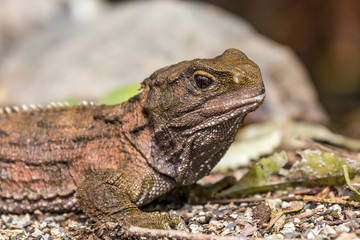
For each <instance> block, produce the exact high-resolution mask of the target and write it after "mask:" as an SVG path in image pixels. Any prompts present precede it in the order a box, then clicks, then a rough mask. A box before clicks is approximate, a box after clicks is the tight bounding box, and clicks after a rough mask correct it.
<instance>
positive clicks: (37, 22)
mask: <svg viewBox="0 0 360 240" xmlns="http://www.w3.org/2000/svg"><path fill="white" fill-rule="evenodd" d="M100 6H101V1H100V0H32V1H28V0H11V1H8V0H0V57H1V56H2V55H4V54H6V53H7V51H8V50H9V49H11V48H13V47H15V45H16V44H17V43H18V42H22V41H24V40H25V39H27V38H28V37H29V36H31V35H35V34H37V33H39V32H42V31H46V29H49V28H53V27H54V26H56V25H57V24H59V23H60V22H64V21H67V20H68V21H72V22H83V21H87V20H90V19H92V18H93V17H94V16H96V15H97V13H98V12H99V11H100V9H101V7H100Z"/></svg>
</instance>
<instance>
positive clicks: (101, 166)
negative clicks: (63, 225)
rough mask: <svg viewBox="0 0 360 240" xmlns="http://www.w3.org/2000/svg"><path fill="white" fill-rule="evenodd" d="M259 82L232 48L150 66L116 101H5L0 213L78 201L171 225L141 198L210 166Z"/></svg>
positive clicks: (260, 89)
mask: <svg viewBox="0 0 360 240" xmlns="http://www.w3.org/2000/svg"><path fill="white" fill-rule="evenodd" d="M264 91H265V90H264V85H263V82H262V79H261V74H260V70H259V68H258V67H257V65H256V64H255V63H253V62H252V61H250V60H249V59H248V58H247V57H246V56H245V54H243V53H242V52H241V51H239V50H236V49H228V50H226V51H225V52H224V53H223V54H222V55H220V56H218V57H216V58H213V59H195V60H192V61H183V62H180V63H178V64H175V65H172V66H169V67H165V68H162V69H160V70H158V71H156V72H155V73H154V74H152V75H151V76H150V77H149V78H148V79H145V80H144V82H143V83H142V87H141V90H140V93H139V94H138V95H136V96H134V97H133V98H131V99H129V100H128V101H127V102H124V103H122V104H120V105H114V106H103V105H102V106H93V105H91V106H90V105H86V106H74V107H57V108H45V109H42V108H38V109H35V110H31V111H28V110H26V109H25V110H20V111H19V110H17V109H16V108H7V109H5V111H4V113H2V114H0V213H24V212H30V211H34V210H36V209H39V210H42V211H54V212H63V211H74V210H79V209H80V207H81V209H82V210H83V211H84V212H85V213H86V214H87V215H88V216H90V217H92V218H94V219H105V220H111V221H124V222H126V223H128V224H132V225H137V226H143V227H152V228H165V227H167V226H169V225H174V224H176V223H177V222H178V218H177V217H176V216H171V215H169V214H160V213H144V212H141V211H140V210H139V209H138V207H139V206H142V205H144V204H147V203H149V202H151V201H152V200H154V199H155V198H157V197H159V196H161V195H163V194H165V193H166V192H168V191H170V190H171V189H173V188H174V187H176V186H184V185H189V184H192V183H194V182H196V181H197V180H198V179H200V178H202V177H203V176H205V175H207V174H208V173H209V172H210V170H211V169H212V168H213V167H214V166H215V164H216V163H217V162H218V161H219V160H220V158H221V157H222V156H223V155H224V153H225V152H226V150H227V149H228V147H229V146H230V144H231V143H232V141H233V139H234V137H235V134H236V132H237V130H238V129H239V127H240V125H241V124H242V121H243V119H244V117H245V116H246V114H247V113H249V112H250V111H253V110H255V109H256V108H257V107H258V106H259V105H260V104H261V103H262V101H263V99H264ZM75 193H76V196H75Z"/></svg>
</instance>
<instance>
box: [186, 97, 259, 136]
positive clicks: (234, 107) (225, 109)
mask: <svg viewBox="0 0 360 240" xmlns="http://www.w3.org/2000/svg"><path fill="white" fill-rule="evenodd" d="M264 99H265V93H262V94H260V95H257V96H254V97H250V98H245V99H235V100H233V99H231V100H230V101H227V102H226V103H223V104H221V105H213V106H211V107H208V108H206V111H207V112H209V111H211V112H220V111H221V113H220V114H218V115H215V116H214V117H211V119H210V120H206V121H204V122H202V123H201V124H199V125H197V126H196V127H193V128H190V129H188V130H186V131H185V132H184V135H189V134H193V133H194V132H197V131H200V130H202V129H205V128H209V127H213V126H216V125H218V124H221V123H223V122H226V121H228V120H230V119H233V118H237V117H239V116H241V115H243V116H245V115H246V114H247V113H249V112H252V111H254V110H255V109H257V107H258V106H259V105H260V104H261V103H262V102H263V101H264Z"/></svg>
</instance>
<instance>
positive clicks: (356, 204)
mask: <svg viewBox="0 0 360 240" xmlns="http://www.w3.org/2000/svg"><path fill="white" fill-rule="evenodd" d="M303 200H304V201H307V202H320V203H330V204H334V203H337V204H342V205H350V206H353V207H359V206H360V202H355V201H346V200H344V199H341V198H320V197H315V196H309V195H305V196H304V197H303Z"/></svg>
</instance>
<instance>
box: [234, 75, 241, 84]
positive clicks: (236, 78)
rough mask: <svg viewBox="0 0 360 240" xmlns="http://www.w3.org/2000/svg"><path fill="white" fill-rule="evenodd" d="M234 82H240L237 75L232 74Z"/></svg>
mask: <svg viewBox="0 0 360 240" xmlns="http://www.w3.org/2000/svg"><path fill="white" fill-rule="evenodd" d="M234 82H235V83H240V78H239V76H238V75H236V76H234Z"/></svg>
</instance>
